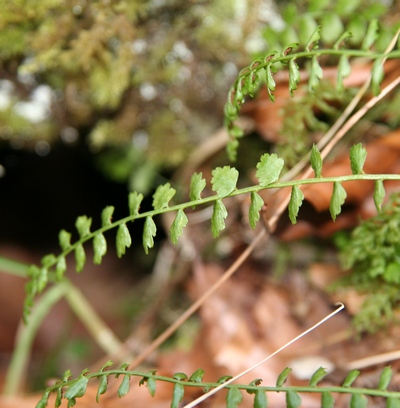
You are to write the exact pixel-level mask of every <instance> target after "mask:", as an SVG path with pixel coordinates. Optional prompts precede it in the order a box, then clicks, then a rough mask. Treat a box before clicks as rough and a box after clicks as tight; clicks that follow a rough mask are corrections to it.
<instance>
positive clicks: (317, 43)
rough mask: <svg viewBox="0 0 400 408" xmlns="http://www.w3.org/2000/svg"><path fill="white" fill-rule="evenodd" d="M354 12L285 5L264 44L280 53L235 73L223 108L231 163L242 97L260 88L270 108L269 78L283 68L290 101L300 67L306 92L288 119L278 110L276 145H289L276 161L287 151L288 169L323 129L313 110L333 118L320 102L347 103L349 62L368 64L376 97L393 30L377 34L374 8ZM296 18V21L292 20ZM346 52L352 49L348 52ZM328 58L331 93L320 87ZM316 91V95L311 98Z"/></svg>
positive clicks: (271, 87)
mask: <svg viewBox="0 0 400 408" xmlns="http://www.w3.org/2000/svg"><path fill="white" fill-rule="evenodd" d="M375 6H376V4H375ZM354 7H355V8H356V9H357V8H358V7H359V8H360V14H357V13H355V14H351V15H349V14H348V13H349V11H348V10H351V13H354V10H353V8H348V7H338V8H335V10H334V11H332V10H329V11H327V10H325V9H326V8H327V6H326V5H323V4H322V3H321V5H319V6H318V7H316V9H318V12H317V13H315V10H314V7H311V5H310V8H309V12H308V13H307V12H306V13H301V12H300V11H299V10H296V6H295V5H294V4H293V3H291V4H290V5H289V6H288V7H287V9H286V11H285V12H284V13H283V18H284V24H285V29H284V30H283V31H279V32H278V31H274V30H273V29H270V28H269V29H266V31H265V38H266V40H267V43H268V44H269V49H270V50H271V49H272V50H279V49H280V50H282V51H281V52H278V51H273V52H270V53H269V54H267V55H266V56H265V57H261V58H258V59H256V60H254V61H253V62H252V63H251V64H250V65H249V66H248V67H246V68H244V69H242V70H241V72H240V73H239V76H238V78H237V80H236V82H235V83H234V84H233V85H232V87H231V90H230V92H229V95H228V100H227V102H226V105H225V116H226V126H227V129H228V132H229V133H230V136H231V140H230V145H229V146H228V152H229V154H230V158H231V159H232V160H234V159H235V149H237V146H238V142H239V141H238V136H237V134H238V131H237V128H236V125H235V123H234V122H235V120H236V119H237V118H238V116H239V113H240V108H241V105H242V104H243V103H244V102H245V97H246V95H248V96H250V97H253V94H254V89H255V88H258V87H260V86H261V85H264V84H265V85H266V87H267V91H268V95H269V98H270V100H271V101H272V102H273V101H274V100H275V96H274V92H275V90H276V81H275V80H274V74H275V73H276V72H277V71H279V70H280V69H282V68H285V67H288V73H289V84H288V87H289V91H290V94H291V95H292V96H293V95H294V92H295V91H296V90H297V89H298V87H299V84H300V81H301V74H300V69H301V67H306V68H307V71H308V74H309V75H308V78H306V81H305V82H306V84H305V85H307V86H308V91H309V92H308V93H307V94H306V95H305V96H299V97H298V98H297V101H293V103H292V105H293V106H294V107H293V108H292V112H296V115H294V114H293V113H292V114H291V113H290V112H289V113H288V107H289V106H290V104H288V105H287V106H286V107H285V108H284V112H285V114H284V115H283V129H282V135H283V136H284V137H283V139H284V140H283V142H281V143H282V144H283V145H284V144H286V146H287V145H288V140H287V138H289V139H290V140H292V141H293V143H290V142H289V145H290V148H289V149H288V148H284V147H283V146H282V147H281V151H280V153H281V156H282V157H284V158H285V159H288V157H286V155H285V154H282V152H283V151H291V154H292V156H293V157H292V159H291V160H290V161H288V163H287V164H289V165H294V164H295V163H296V162H297V161H298V160H299V158H300V157H301V156H302V155H304V154H305V152H306V151H307V150H308V149H309V148H310V147H311V146H310V141H311V138H309V133H310V131H315V130H321V127H323V126H326V123H324V122H322V121H321V120H319V119H318V118H317V117H316V115H315V110H322V111H324V113H326V114H328V115H329V117H331V118H332V119H335V118H336V117H337V115H338V111H337V110H336V109H335V108H334V107H333V104H330V106H329V104H327V103H326V101H329V100H330V101H336V103H337V102H338V101H339V102H340V100H341V99H344V100H345V99H347V94H348V90H347V89H345V87H344V86H343V80H344V79H345V78H347V77H348V76H349V75H350V73H351V63H352V59H354V58H358V57H365V58H368V59H370V60H372V61H373V67H372V79H371V89H372V92H373V93H374V94H375V95H377V94H379V93H380V85H381V83H382V80H383V76H384V70H383V64H382V61H383V51H384V50H385V47H386V46H387V45H388V41H387V33H388V32H390V34H389V39H390V36H391V37H393V36H394V35H395V32H396V27H394V26H390V27H389V26H388V27H384V28H383V27H382V28H381V29H380V27H379V24H378V22H377V20H376V19H371V15H372V16H373V15H374V13H376V12H380V13H382V7H381V8H380V9H379V11H378V10H377V8H376V7H375V8H373V9H372V8H371V7H372V6H365V5H363V6H362V7H363V8H362V9H361V4H360V5H359V4H357V5H356V6H354ZM378 8H379V6H378ZM366 10H369V11H366ZM383 11H384V10H383ZM299 15H300V18H298V17H297V16H299ZM387 30H388V31H387ZM289 33H290V34H289ZM302 44H304V45H303V46H302ZM351 46H355V47H354V48H351ZM328 56H329V57H330V64H334V65H336V66H337V67H338V70H337V79H336V87H335V89H334V87H332V85H330V83H329V82H327V81H321V80H322V78H323V74H324V68H325V67H324V65H325V64H324V63H323V61H326V57H328ZM388 56H389V58H397V57H398V56H399V51H398V50H393V51H391V52H390V53H389V54H388ZM261 73H263V75H261ZM264 78H265V80H264ZM324 88H325V89H329V93H327V92H326V91H325V92H324V91H323V89H324ZM317 89H318V90H319V91H320V92H318V93H317V92H315V91H316V90H317ZM329 94H330V95H329ZM307 105H308V106H307ZM296 139H297V141H296Z"/></svg>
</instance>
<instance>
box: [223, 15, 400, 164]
mask: <svg viewBox="0 0 400 408" xmlns="http://www.w3.org/2000/svg"><path fill="white" fill-rule="evenodd" d="M377 30H378V26H377V22H376V20H373V22H371V24H370V26H369V29H368V31H367V33H366V37H365V39H364V43H363V46H362V49H359V48H357V49H350V48H341V47H343V45H344V40H346V39H348V38H349V36H350V34H349V32H347V31H346V32H344V33H343V34H341V35H340V37H339V38H338V40H337V41H336V43H335V44H334V45H333V46H332V48H319V47H318V44H319V41H320V39H321V26H317V27H316V28H315V30H314V31H313V32H312V33H311V36H310V37H309V39H308V41H307V42H306V44H305V45H304V47H303V50H302V51H298V47H299V44H297V43H291V44H289V45H287V46H285V47H284V48H283V50H282V51H281V52H278V51H273V52H271V53H269V54H268V55H266V56H265V57H264V58H258V59H257V60H255V61H253V62H252V63H251V64H250V65H249V66H248V67H246V68H244V69H242V70H241V71H240V73H239V75H238V77H237V79H236V81H235V83H234V84H233V85H232V87H231V89H230V91H229V94H228V100H227V102H226V104H225V109H224V114H225V126H226V128H227V130H228V132H229V135H230V141H229V144H228V147H227V151H228V154H229V158H230V159H231V160H235V158H236V150H237V147H238V144H239V141H238V138H239V137H241V136H242V135H243V132H241V131H240V129H238V127H237V126H236V125H235V120H236V119H237V118H238V117H239V113H240V109H241V106H242V105H243V103H244V102H245V97H246V96H247V95H248V96H250V97H251V98H253V97H254V94H255V90H256V89H258V88H259V87H260V86H261V85H263V84H264V83H265V85H266V87H267V91H268V95H269V98H270V100H271V101H272V102H274V100H275V97H274V91H275V88H276V83H275V80H274V77H273V76H274V75H273V74H274V73H276V72H277V71H278V70H280V69H282V67H288V73H289V91H290V93H291V95H293V94H294V92H295V91H296V90H297V87H298V84H299V82H300V79H301V78H300V68H299V64H300V62H304V61H309V62H310V63H309V64H308V78H306V81H307V82H306V83H307V85H308V90H309V91H310V92H313V91H315V89H316V88H317V87H318V86H319V83H320V80H321V78H322V77H323V68H322V66H321V63H320V59H321V58H322V57H324V56H331V57H335V58H337V59H338V70H337V80H336V90H337V92H338V93H343V90H344V86H343V80H344V78H346V77H348V76H349V75H350V73H351V62H350V59H351V58H366V59H369V60H371V61H374V63H373V66H372V76H371V89H372V91H373V93H374V94H375V95H377V94H379V92H380V84H381V83H382V80H383V77H384V70H383V64H382V62H383V59H384V58H385V59H394V58H399V57H400V50H393V51H391V52H389V53H386V54H385V53H382V52H380V51H374V50H372V49H371V47H372V45H373V43H374V41H376V39H377V38H378V37H377ZM264 78H265V80H264Z"/></svg>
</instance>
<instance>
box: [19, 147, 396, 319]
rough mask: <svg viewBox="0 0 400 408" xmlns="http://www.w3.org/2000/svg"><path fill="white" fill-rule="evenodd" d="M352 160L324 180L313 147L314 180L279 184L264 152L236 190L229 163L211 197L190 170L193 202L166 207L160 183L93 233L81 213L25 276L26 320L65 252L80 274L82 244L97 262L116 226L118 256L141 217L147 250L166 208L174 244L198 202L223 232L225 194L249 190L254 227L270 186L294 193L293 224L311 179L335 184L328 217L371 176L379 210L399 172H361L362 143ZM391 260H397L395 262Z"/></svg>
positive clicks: (273, 161)
mask: <svg viewBox="0 0 400 408" xmlns="http://www.w3.org/2000/svg"><path fill="white" fill-rule="evenodd" d="M350 156H351V163H352V169H353V174H352V175H348V176H341V177H333V178H324V177H322V159H321V156H320V153H319V152H318V149H317V148H316V147H314V148H313V149H312V152H311V166H312V167H313V169H314V172H315V175H316V177H315V178H310V179H305V180H294V181H290V182H286V183H279V182H278V180H279V177H280V174H281V172H282V169H283V167H284V164H285V163H284V161H283V159H281V158H279V157H278V156H277V155H276V154H269V153H265V154H263V155H262V156H261V157H260V161H259V162H258V164H257V166H256V168H257V170H256V178H257V180H258V183H259V184H257V185H254V186H251V187H245V188H242V189H238V188H237V182H238V177H239V172H238V170H236V169H235V168H233V167H230V166H225V167H217V168H216V169H214V170H213V171H212V179H211V188H212V190H213V191H215V192H216V194H215V195H211V196H209V197H204V198H202V197H201V193H202V192H203V191H204V189H205V187H206V185H207V182H206V180H205V179H204V178H203V177H202V174H201V173H200V174H194V175H193V177H192V181H191V188H190V192H189V195H190V197H191V199H192V200H191V201H188V202H184V203H182V204H176V205H173V206H171V207H170V206H169V202H170V200H171V199H172V198H173V197H174V195H175V189H174V188H172V187H171V185H170V184H169V183H167V184H165V185H163V186H160V187H159V188H158V189H157V190H156V192H155V193H154V195H153V210H150V211H147V212H143V213H142V212H140V204H141V201H142V199H143V195H142V194H138V193H137V192H131V193H130V194H129V197H128V203H129V216H128V217H125V218H123V219H120V220H116V221H113V220H112V219H111V218H112V214H113V212H114V207H112V206H108V207H106V208H105V209H104V210H103V211H102V214H101V219H102V227H101V228H100V229H98V230H96V231H93V232H91V231H90V226H91V218H88V217H87V216H80V217H78V219H77V221H76V227H77V230H78V233H79V237H80V239H79V240H78V241H76V242H75V243H71V234H70V233H68V232H67V231H65V230H61V231H60V233H59V244H60V247H61V251H62V252H61V253H60V254H59V255H58V256H55V255H54V254H50V255H47V256H45V257H43V259H42V265H41V267H37V266H35V265H33V266H32V267H31V268H30V272H29V278H30V280H31V281H30V282H29V283H28V284H27V285H26V291H27V296H26V300H25V308H24V311H25V318H26V317H27V315H28V313H29V310H30V308H31V307H32V303H33V299H34V297H35V296H36V294H38V293H40V292H42V291H43V290H45V288H46V286H47V284H48V281H49V279H50V280H51V279H53V275H54V279H55V280H58V281H60V280H62V279H63V276H64V273H65V271H66V256H67V255H68V254H69V253H71V252H73V253H74V255H75V261H76V270H77V272H81V271H82V270H83V268H84V266H85V263H86V252H85V248H84V243H85V242H87V241H92V244H93V249H94V257H93V261H94V263H95V264H99V263H101V260H102V258H103V256H104V255H105V254H106V252H107V241H106V238H105V236H104V233H105V232H106V231H108V230H111V229H116V230H117V232H116V252H117V255H118V257H121V256H122V255H124V254H125V252H126V249H127V248H129V247H130V246H131V244H132V238H131V235H130V232H129V229H128V227H127V223H128V222H129V221H134V220H135V219H139V218H144V219H145V222H144V228H143V237H142V244H143V248H144V251H145V253H146V254H147V253H148V251H149V249H151V248H153V246H154V237H155V236H156V234H157V226H156V223H155V222H154V219H153V217H155V216H157V215H161V214H163V213H166V212H170V211H176V217H175V220H174V221H173V223H172V225H171V228H170V235H171V241H172V242H173V243H177V241H178V239H179V237H180V236H181V235H182V233H183V228H185V227H186V225H187V224H188V217H187V215H186V214H185V210H186V209H190V208H195V207H197V206H200V205H210V204H211V205H212V206H213V213H212V216H211V232H212V235H213V237H214V238H216V237H218V236H219V235H220V233H221V231H222V230H224V229H225V220H226V218H227V217H228V211H227V209H226V207H225V204H224V202H223V200H224V199H225V198H227V197H233V196H236V195H240V194H250V207H249V224H250V226H251V227H252V228H255V226H256V223H257V222H258V220H259V218H260V210H261V208H262V206H263V200H262V199H261V197H260V195H259V194H258V192H259V191H260V190H263V189H269V188H282V187H291V188H292V194H291V197H290V202H289V208H288V210H289V218H290V220H291V222H292V223H296V219H297V216H298V213H299V210H300V206H301V204H302V202H303V199H304V196H303V193H302V191H301V189H300V186H302V185H305V184H310V183H324V182H329V183H333V193H332V197H331V204H330V211H331V215H332V219H333V220H335V219H336V217H337V216H338V215H339V214H340V212H341V207H342V205H343V203H344V202H345V199H346V192H345V190H344V188H343V186H342V183H343V182H345V181H350V180H375V182H376V186H377V187H376V189H375V194H374V199H375V202H376V204H377V208H378V209H379V208H380V205H381V203H382V200H383V197H384V193H385V191H384V186H383V180H385V179H392V180H399V179H400V176H398V175H382V174H381V175H376V174H374V175H368V174H364V173H363V171H362V166H363V163H364V160H365V156H366V151H365V149H364V148H363V147H362V146H361V145H356V146H355V147H354V148H353V149H351V153H350ZM393 262H395V261H393ZM393 262H392V265H388V268H387V270H386V273H385V274H384V278H385V280H386V282H387V283H389V282H395V283H398V282H397V280H396V279H397V278H396V277H397V269H396V268H397V266H396V264H395V263H393Z"/></svg>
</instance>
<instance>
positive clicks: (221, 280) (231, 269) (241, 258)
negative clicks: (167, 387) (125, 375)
mask: <svg viewBox="0 0 400 408" xmlns="http://www.w3.org/2000/svg"><path fill="white" fill-rule="evenodd" d="M265 236H266V231H265V229H262V230H260V232H259V233H258V234H257V235H256V236H255V238H254V239H253V241H252V242H251V243H250V245H249V246H248V247H247V248H246V249H245V250H244V251H243V252H242V253H241V255H240V256H239V257H238V258H237V259H236V261H235V262H234V263H233V264H232V265H231V266H230V267H229V268H228V269H227V270H226V271H225V272H224V274H223V275H222V276H221V277H220V278H219V279H218V280H217V281H216V282H215V283H214V284H213V285H212V286H211V287H210V288H209V289H208V290H207V292H205V293H204V294H203V295H202V296H200V298H199V299H197V300H196V301H195V302H194V303H193V304H192V305H191V306H190V307H189V308H188V309H187V310H186V311H185V312H184V313H183V314H182V315H181V316H180V317H179V318H178V319H177V320H176V321H175V322H174V323H173V324H172V325H171V326H169V327H168V329H166V330H165V331H164V332H163V333H161V334H160V335H159V336H158V337H157V338H156V339H154V340H153V341H152V342H151V344H149V346H147V347H146V348H145V349H144V350H143V351H142V353H141V354H140V355H139V356H138V357H136V358H135V359H134V360H133V361H132V362H131V367H132V368H134V367H137V366H138V365H139V364H141V363H142V362H143V361H145V360H146V359H147V358H148V357H149V356H150V354H152V353H153V352H154V351H155V350H156V349H157V348H158V347H159V346H160V345H161V344H162V343H164V341H165V340H167V339H168V338H169V337H170V336H171V335H172V334H173V333H174V332H175V331H176V330H177V329H178V328H179V327H180V326H181V325H182V324H183V323H184V322H185V321H186V320H187V319H188V318H189V317H190V316H192V315H193V314H194V313H195V312H196V311H197V310H198V309H199V308H200V307H201V306H202V305H203V304H204V302H205V301H206V300H207V299H208V298H209V297H210V296H211V295H213V294H214V293H215V292H216V291H217V290H218V289H219V288H220V287H221V286H222V285H223V284H224V283H225V282H226V281H227V280H228V279H229V278H230V277H231V276H232V275H233V274H234V273H235V272H236V271H237V270H238V268H239V267H240V266H241V265H242V264H243V262H244V261H245V260H246V259H247V258H248V256H249V255H250V254H251V252H252V251H253V249H254V248H255V247H256V246H257V245H258V244H259V242H261V240H262V239H263V238H264V237H265Z"/></svg>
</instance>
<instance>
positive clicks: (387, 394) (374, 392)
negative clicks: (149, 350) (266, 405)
mask: <svg viewBox="0 0 400 408" xmlns="http://www.w3.org/2000/svg"><path fill="white" fill-rule="evenodd" d="M120 375H130V376H135V377H141V378H144V379H145V380H148V379H149V378H151V379H153V380H156V381H162V382H167V383H172V384H182V385H183V386H185V387H198V388H205V389H211V388H215V387H218V386H220V383H218V382H194V381H188V380H185V381H183V380H180V379H176V378H171V377H166V376H161V375H155V374H152V373H151V372H147V373H142V372H138V371H129V370H123V369H107V371H99V372H96V373H89V374H85V376H86V378H88V379H92V378H97V379H99V378H101V377H103V376H109V377H111V376H120ZM77 380H79V379H73V380H69V381H65V382H61V383H57V384H55V385H53V386H51V387H48V388H47V389H46V391H45V392H54V391H57V389H58V388H60V387H70V386H72V385H73V384H75V383H76V382H77ZM225 388H238V389H240V390H244V391H253V392H254V391H257V390H262V391H265V392H288V391H294V392H298V393H318V394H321V393H323V392H330V393H340V394H361V395H369V396H372V397H382V398H400V392H397V391H389V390H380V389H374V388H356V387H354V388H353V387H340V386H332V387H329V386H282V387H276V386H275V387H272V386H265V387H264V386H256V385H251V384H228V385H226V387H225Z"/></svg>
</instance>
